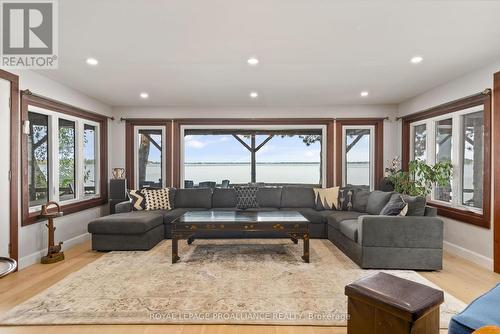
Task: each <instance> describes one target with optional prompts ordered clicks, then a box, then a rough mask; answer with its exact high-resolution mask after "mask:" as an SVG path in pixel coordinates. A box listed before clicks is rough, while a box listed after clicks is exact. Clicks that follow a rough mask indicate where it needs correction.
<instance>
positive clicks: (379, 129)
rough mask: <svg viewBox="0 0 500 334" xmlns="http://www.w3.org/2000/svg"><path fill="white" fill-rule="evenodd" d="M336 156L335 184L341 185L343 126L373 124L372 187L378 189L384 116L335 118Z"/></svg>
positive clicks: (382, 162) (380, 175)
mask: <svg viewBox="0 0 500 334" xmlns="http://www.w3.org/2000/svg"><path fill="white" fill-rule="evenodd" d="M335 123H336V129H335V132H336V136H335V142H336V148H335V152H336V157H335V174H336V177H335V180H336V185H337V186H340V187H341V186H342V184H343V179H344V175H343V172H342V171H343V168H342V163H343V161H344V157H343V156H342V154H343V147H342V143H343V138H342V136H343V127H344V126H373V127H374V128H375V138H374V139H375V140H374V143H375V145H374V148H373V149H374V151H373V153H374V158H375V159H374V163H373V164H374V165H373V172H374V180H373V182H374V184H373V187H374V189H375V190H376V189H378V188H379V186H380V182H381V181H382V178H383V177H384V118H341V119H336V120H335Z"/></svg>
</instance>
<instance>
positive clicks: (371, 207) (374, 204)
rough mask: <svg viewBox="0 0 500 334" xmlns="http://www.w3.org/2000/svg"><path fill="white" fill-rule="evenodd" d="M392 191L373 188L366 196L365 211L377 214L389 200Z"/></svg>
mask: <svg viewBox="0 0 500 334" xmlns="http://www.w3.org/2000/svg"><path fill="white" fill-rule="evenodd" d="M392 194H393V192H385V191H380V190H375V191H372V192H371V193H370V196H368V204H367V205H366V212H367V213H368V214H370V215H378V214H380V211H382V209H383V208H384V206H385V205H386V204H387V202H389V199H390V198H391V196H392Z"/></svg>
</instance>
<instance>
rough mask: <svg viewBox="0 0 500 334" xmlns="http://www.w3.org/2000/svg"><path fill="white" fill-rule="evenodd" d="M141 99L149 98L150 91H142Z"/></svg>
mask: <svg viewBox="0 0 500 334" xmlns="http://www.w3.org/2000/svg"><path fill="white" fill-rule="evenodd" d="M140 97H141V99H147V98H148V97H149V94H148V93H141V95H140Z"/></svg>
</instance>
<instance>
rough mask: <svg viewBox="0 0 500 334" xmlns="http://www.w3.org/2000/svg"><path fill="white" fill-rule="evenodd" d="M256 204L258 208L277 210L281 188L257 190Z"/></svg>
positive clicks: (279, 203)
mask: <svg viewBox="0 0 500 334" xmlns="http://www.w3.org/2000/svg"><path fill="white" fill-rule="evenodd" d="M257 203H259V206H260V207H268V208H279V207H280V205H281V187H279V188H278V187H277V188H270V187H269V188H259V190H258V191H257Z"/></svg>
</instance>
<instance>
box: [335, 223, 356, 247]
mask: <svg viewBox="0 0 500 334" xmlns="http://www.w3.org/2000/svg"><path fill="white" fill-rule="evenodd" d="M339 229H340V232H341V233H342V234H343V235H345V236H346V237H348V238H349V239H351V240H352V241H354V242H357V241H358V220H357V219H348V220H343V221H341V222H340V223H339Z"/></svg>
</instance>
